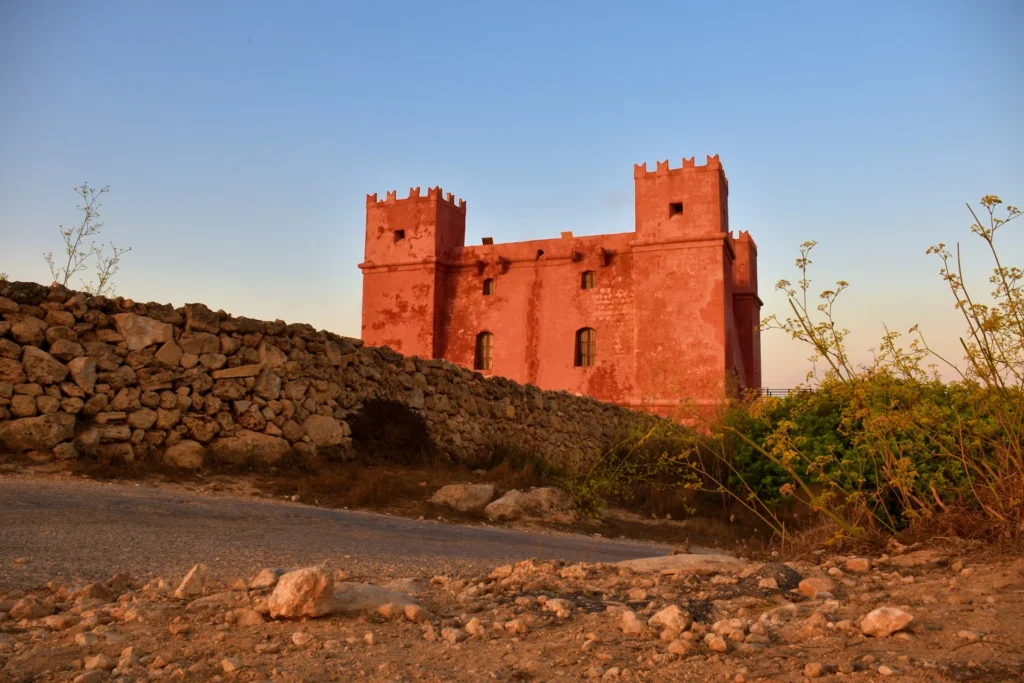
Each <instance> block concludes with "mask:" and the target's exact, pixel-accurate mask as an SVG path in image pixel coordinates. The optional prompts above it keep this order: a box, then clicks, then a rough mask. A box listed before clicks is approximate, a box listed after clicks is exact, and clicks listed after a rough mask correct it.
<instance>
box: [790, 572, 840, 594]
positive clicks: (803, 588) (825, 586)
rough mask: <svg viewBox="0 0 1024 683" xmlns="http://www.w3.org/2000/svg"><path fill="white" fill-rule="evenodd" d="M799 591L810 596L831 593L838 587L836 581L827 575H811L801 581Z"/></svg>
mask: <svg viewBox="0 0 1024 683" xmlns="http://www.w3.org/2000/svg"><path fill="white" fill-rule="evenodd" d="M797 588H798V589H799V591H800V592H801V593H802V594H803V595H806V596H807V597H809V598H813V597H814V596H815V595H817V594H818V593H831V592H832V591H834V590H835V589H836V582H835V581H833V580H832V579H830V578H828V577H827V576H811V577H808V578H806V579H804V580H802V581H801V582H800V585H799V586H798V587H797Z"/></svg>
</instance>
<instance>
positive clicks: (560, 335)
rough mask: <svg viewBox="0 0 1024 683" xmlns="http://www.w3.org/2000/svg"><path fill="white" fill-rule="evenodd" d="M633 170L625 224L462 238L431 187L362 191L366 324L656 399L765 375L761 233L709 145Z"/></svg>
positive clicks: (491, 361)
mask: <svg viewBox="0 0 1024 683" xmlns="http://www.w3.org/2000/svg"><path fill="white" fill-rule="evenodd" d="M633 177H634V183H635V195H636V226H635V230H634V231H633V232H625V233H617V234H611V235H599V236H591V237H574V236H573V235H572V233H571V232H563V233H561V237H559V238H557V239H547V240H534V241H529V242H512V243H504V244H494V243H493V241H492V240H490V239H489V238H485V240H484V244H482V245H479V246H472V247H467V246H465V232H466V222H465V221H466V203H465V202H464V201H461V200H460V201H459V202H458V203H457V204H456V202H455V200H454V198H453V197H452V195H451V194H448V195H447V196H446V197H444V198H442V196H441V190H440V189H439V188H434V189H432V190H429V191H428V192H427V196H426V197H421V196H420V192H419V189H418V188H416V189H413V190H412V191H410V196H409V198H407V199H397V197H396V195H395V193H394V192H389V193H388V194H387V198H386V199H385V200H384V201H378V200H377V196H376V195H370V196H368V197H367V212H366V216H367V217H366V258H365V261H364V263H362V264H360V266H359V267H360V268H361V269H362V270H363V275H364V279H363V326H362V334H363V339H364V340H365V341H366V343H368V344H371V345H387V346H390V347H392V348H394V349H395V350H397V351H400V352H402V353H405V354H407V355H418V356H421V357H432V358H444V359H446V360H448V361H451V362H453V363H457V364H460V365H464V366H466V367H471V368H476V369H477V370H479V371H480V372H482V373H484V374H498V375H503V376H506V377H509V378H511V379H514V380H516V381H519V382H524V383H531V384H536V385H538V386H540V387H542V388H544V389H565V390H567V391H571V392H575V393H582V394H588V395H591V396H594V397H595V398H598V399H601V400H604V401H609V402H613V403H618V404H620V405H625V406H629V407H633V408H641V409H645V410H650V411H652V412H657V413H660V414H671V413H672V412H673V411H674V410H675V409H676V407H677V406H678V405H679V403H680V400H682V399H689V400H691V401H693V402H695V403H696V404H697V405H698V406H701V407H702V408H704V409H705V410H707V411H713V410H714V409H715V408H717V407H718V406H719V405H721V403H722V399H723V397H724V396H725V395H727V394H729V393H732V392H735V391H736V390H737V389H743V388H754V387H760V381H761V352H760V337H759V320H760V308H761V301H760V299H759V298H758V296H757V247H756V246H755V244H754V242H753V240H752V239H751V237H750V235H749V234H748V233H746V232H742V233H740V235H739V237H736V238H734V237H733V236H732V235H731V234H730V233H729V210H728V196H729V185H728V181H727V180H726V177H725V173H724V171H723V170H722V165H721V163H720V162H719V160H718V157H717V155H716V156H714V157H708V159H707V164H706V165H704V166H697V165H696V164H695V163H694V161H693V159H692V158H691V159H684V160H683V165H682V167H681V168H677V169H670V168H669V166H668V162H662V163H658V165H657V168H656V169H655V170H654V171H648V170H647V167H646V164H644V165H641V166H637V167H635V168H634V173H633Z"/></svg>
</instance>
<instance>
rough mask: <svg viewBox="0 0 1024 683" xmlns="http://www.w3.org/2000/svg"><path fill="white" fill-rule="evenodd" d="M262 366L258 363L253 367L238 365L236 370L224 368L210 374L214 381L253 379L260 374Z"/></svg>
mask: <svg viewBox="0 0 1024 683" xmlns="http://www.w3.org/2000/svg"><path fill="white" fill-rule="evenodd" d="M262 369H263V366H262V365H260V364H259V363H256V364H254V365H239V366H238V367H237V368H224V369H223V370H214V371H213V372H211V373H210V376H212V377H213V378H214V379H236V378H240V377H255V376H256V375H258V374H260V370H262Z"/></svg>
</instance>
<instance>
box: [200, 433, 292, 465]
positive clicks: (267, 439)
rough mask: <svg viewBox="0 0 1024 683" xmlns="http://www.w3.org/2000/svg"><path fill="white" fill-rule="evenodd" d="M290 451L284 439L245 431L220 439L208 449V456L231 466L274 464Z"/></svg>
mask: <svg viewBox="0 0 1024 683" xmlns="http://www.w3.org/2000/svg"><path fill="white" fill-rule="evenodd" d="M290 451H291V446H290V445H289V444H288V442H287V441H285V440H284V439H282V438H279V437H275V436H268V435H266V434H260V433H259V432H253V431H249V430H246V429H243V430H240V431H238V432H236V433H235V434H234V436H228V437H220V438H218V439H216V440H214V441H213V443H212V444H211V447H210V455H211V456H212V457H213V458H214V459H215V460H219V461H222V462H226V463H229V464H233V465H243V464H247V463H261V464H274V463H276V462H277V461H279V460H280V459H281V458H283V457H284V456H286V455H287V454H288V453H289V452H290Z"/></svg>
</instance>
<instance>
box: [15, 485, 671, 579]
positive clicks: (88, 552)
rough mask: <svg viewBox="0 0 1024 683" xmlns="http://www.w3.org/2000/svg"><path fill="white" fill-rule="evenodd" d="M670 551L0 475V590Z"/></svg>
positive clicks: (419, 572)
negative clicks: (125, 574) (193, 574)
mask: <svg viewBox="0 0 1024 683" xmlns="http://www.w3.org/2000/svg"><path fill="white" fill-rule="evenodd" d="M670 550H671V547H670V546H664V545H658V544H653V543H645V542H633V541H620V540H610V539H604V538H596V537H590V536H580V535H570V534H561V533H544V532H531V531H519V530H512V529H503V528H494V527H485V526H462V525H455V524H445V523H440V522H432V521H417V520H411V519H404V518H398V517H390V516H387V515H380V514H373V513H365V512H349V511H344V510H330V509H323V508H317V507H311V506H307V505H302V504H296V503H289V502H278V501H267V500H254V499H244V498H236V497H225V496H214V495H204V494H198V493H192V492H178V491H167V490H162V489H156V488H151V487H147V486H137V485H135V484H132V483H119V484H110V483H99V482H93V481H86V480H81V481H33V480H27V479H24V478H18V479H5V478H2V477H0V586H6V587H18V588H29V587H34V586H39V585H41V584H42V583H45V582H46V581H48V580H50V579H56V580H59V581H64V582H77V581H95V580H102V579H106V578H108V577H109V576H110V575H111V574H113V573H114V572H115V571H119V570H127V571H130V572H132V574H133V575H135V576H140V577H141V576H164V577H167V578H169V579H174V578H177V577H180V576H182V575H183V574H184V573H185V572H186V571H188V569H189V568H190V567H191V566H192V565H193V564H195V563H197V562H205V563H206V564H208V565H210V567H211V568H213V569H214V571H215V572H216V573H218V574H220V575H222V577H225V578H230V577H239V576H249V575H251V574H252V573H253V572H255V571H257V570H259V569H260V568H262V567H298V566H306V565H311V564H316V563H320V562H324V561H326V562H327V563H328V566H330V567H332V568H338V569H344V570H345V571H347V572H349V574H351V576H352V577H353V578H363V579H368V580H375V581H376V580H380V579H382V578H399V577H403V576H429V575H432V574H438V573H447V574H459V573H463V572H468V571H476V570H482V569H485V568H489V567H493V566H494V565H495V564H501V563H503V562H508V561H516V560H522V559H527V558H530V557H536V558H540V559H563V560H567V561H589V562H598V561H617V560H625V559H631V558H636V557H648V556H652V555H664V554H667V553H668V552H670Z"/></svg>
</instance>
